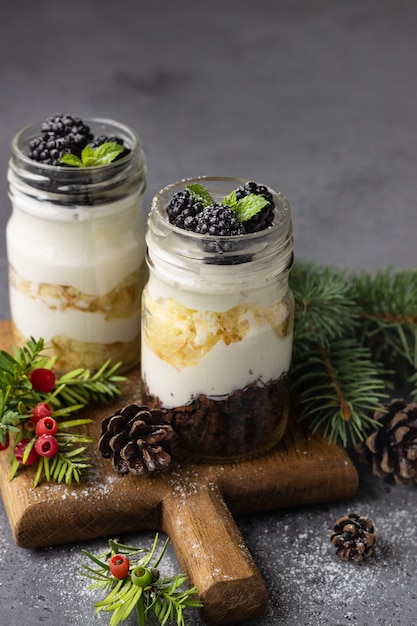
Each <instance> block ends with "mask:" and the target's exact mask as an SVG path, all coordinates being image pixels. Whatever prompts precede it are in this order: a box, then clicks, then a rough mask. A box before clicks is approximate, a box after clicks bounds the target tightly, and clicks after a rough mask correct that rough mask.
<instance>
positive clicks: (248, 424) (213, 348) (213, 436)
mask: <svg viewBox="0 0 417 626" xmlns="http://www.w3.org/2000/svg"><path fill="white" fill-rule="evenodd" d="M245 185H246V186H245ZM250 189H255V191H256V193H259V190H266V192H264V193H265V195H266V196H267V197H268V200H269V201H270V202H269V211H270V214H271V220H270V222H269V223H268V224H267V225H266V226H265V225H264V227H262V228H261V229H260V230H257V229H253V228H251V229H249V228H244V227H242V229H240V230H239V227H238V230H237V231H236V232H235V233H234V234H232V235H224V234H222V235H218V234H212V233H213V232H214V233H216V232H219V231H218V230H217V231H216V229H214V230H213V229H212V228H210V226H209V227H208V228H206V227H205V226H204V227H203V228H201V227H200V228H199V227H197V230H196V229H194V228H193V227H192V226H190V222H191V221H192V220H190V219H188V223H187V221H186V222H185V227H184V218H182V222H181V224H180V222H179V221H178V220H177V219H176V218H175V215H174V218H173V217H172V211H170V207H171V208H172V207H173V206H174V205H175V203H176V199H177V198H178V197H179V195H180V196H181V194H184V190H185V193H186V194H187V193H189V191H188V190H191V191H192V194H194V195H195V191H196V190H197V193H196V195H197V198H198V195H199V193H201V199H202V201H203V204H205V205H206V208H207V211H206V213H208V214H210V208H208V207H207V205H209V204H210V202H211V201H213V206H215V207H216V206H220V212H221V207H222V206H223V204H224V200H225V198H226V201H227V202H229V204H232V203H231V201H230V198H232V197H233V194H235V192H236V190H238V197H239V196H244V195H245V193H246V194H247V195H248V194H249V191H247V190H250ZM242 190H243V191H242ZM245 190H246V191H245ZM230 194H232V196H231V195H230ZM181 197H183V195H182V196H181ZM234 202H235V203H236V194H235V196H234ZM198 211H201V207H200V208H199V209H198ZM169 213H170V215H169ZM174 213H175V211H174ZM177 214H178V211H177ZM184 215H186V216H188V217H190V212H189V211H188V212H187V210H186V211H185V212H184ZM200 215H202V213H198V215H197V218H196V219H197V220H199V219H200V217H199V216H200ZM185 219H186V220H187V217H186V218H185ZM201 219H202V218H201ZM216 219H220V218H216ZM194 221H195V220H194ZM252 221H253V220H252ZM177 224H180V226H178V225H177ZM243 226H244V223H243ZM220 232H223V231H221V230H220ZM146 241H147V263H148V268H149V278H148V282H147V284H146V285H145V288H144V291H143V295H142V346H141V377H142V386H143V400H144V401H145V402H146V403H147V404H148V405H149V406H150V407H151V408H162V409H163V410H164V414H165V416H166V419H167V421H169V422H170V423H171V424H172V426H173V427H174V430H175V432H176V434H177V444H176V450H177V451H178V453H179V454H183V455H186V456H191V457H194V458H196V459H202V460H207V461H209V462H212V461H214V462H216V461H219V462H221V461H223V460H229V461H230V460H241V459H246V458H249V457H251V456H253V455H257V454H261V453H264V452H266V451H268V450H270V449H271V448H272V447H274V446H275V445H276V444H277V443H278V441H279V440H280V439H281V437H282V436H283V434H284V432H285V429H286V425H287V420H288V408H289V401H288V371H289V368H290V363H291V352H292V337H293V321H294V299H293V295H292V293H291V291H290V289H289V286H288V276H289V271H290V269H291V265H292V261H293V228H292V218H291V211H290V206H289V203H288V201H287V199H286V198H285V197H284V196H283V195H282V194H281V193H279V192H278V191H275V190H273V189H271V188H269V187H266V186H264V185H260V184H258V183H255V182H253V181H250V183H249V182H246V183H245V180H244V179H238V178H226V177H224V178H222V177H199V178H193V179H187V180H182V181H179V182H177V183H175V184H172V185H169V186H167V187H166V188H164V189H162V190H161V191H160V192H159V193H158V194H157V195H156V196H155V197H154V199H153V201H152V208H151V211H150V214H149V216H148V227H147V234H146Z"/></svg>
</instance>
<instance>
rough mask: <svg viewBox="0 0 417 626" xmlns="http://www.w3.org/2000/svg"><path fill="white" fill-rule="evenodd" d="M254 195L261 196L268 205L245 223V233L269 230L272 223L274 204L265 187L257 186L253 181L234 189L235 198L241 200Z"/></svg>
mask: <svg viewBox="0 0 417 626" xmlns="http://www.w3.org/2000/svg"><path fill="white" fill-rule="evenodd" d="M251 193H254V194H255V195H257V196H263V197H264V198H265V199H266V200H268V204H267V205H266V206H264V208H263V209H262V210H261V211H259V213H257V214H256V215H254V216H253V217H251V219H250V220H246V221H245V230H246V232H247V233H256V232H258V231H260V230H265V228H269V226H271V224H272V222H273V221H274V209H275V204H274V201H273V197H272V194H271V192H270V191H269V190H268V188H267V187H265V185H258V184H257V183H255V182H253V181H248V182H247V183H245V184H244V185H240V186H239V187H237V189H236V198H237V199H238V200H241V199H242V198H244V197H245V196H249V195H250V194H251Z"/></svg>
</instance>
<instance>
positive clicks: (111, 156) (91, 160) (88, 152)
mask: <svg viewBox="0 0 417 626" xmlns="http://www.w3.org/2000/svg"><path fill="white" fill-rule="evenodd" d="M124 149H125V147H124V146H122V145H120V144H118V143H115V142H113V141H106V142H104V143H103V144H101V146H98V148H93V147H92V146H90V145H88V146H85V148H83V150H82V152H81V158H79V157H78V156H76V155H75V154H71V153H70V152H67V153H66V154H64V155H63V156H62V157H61V163H62V164H63V165H71V166H73V167H97V166H100V165H109V163H112V161H114V160H115V159H116V158H117V157H118V156H119V154H121V153H122V152H123V150H124Z"/></svg>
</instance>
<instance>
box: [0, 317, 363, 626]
mask: <svg viewBox="0 0 417 626" xmlns="http://www.w3.org/2000/svg"><path fill="white" fill-rule="evenodd" d="M11 342H12V339H11V333H10V323H9V322H0V347H1V348H2V349H5V350H10V347H11ZM133 403H135V404H140V403H141V396H140V374H139V370H138V369H136V370H134V371H133V372H131V373H130V374H129V375H128V380H127V382H126V384H125V386H124V389H123V395H122V397H121V398H120V399H119V400H117V401H116V402H113V403H112V404H111V405H107V406H106V407H105V408H103V407H93V408H91V409H90V408H89V409H86V410H84V412H83V416H86V417H91V418H92V419H93V423H92V424H91V425H89V426H86V427H84V430H85V432H87V433H88V434H89V435H90V436H91V437H92V438H93V439H94V442H96V441H97V440H98V436H99V433H100V429H101V422H102V420H103V419H104V417H106V416H107V415H110V414H111V413H113V411H114V410H115V409H117V408H119V407H120V406H124V405H127V404H133ZM89 454H90V457H91V459H92V462H93V464H94V467H93V469H92V471H91V473H90V474H89V476H88V477H86V478H85V479H83V481H82V483H81V484H79V485H71V486H66V485H57V484H54V483H46V482H43V483H42V484H40V485H39V486H38V487H36V488H34V487H33V485H32V483H33V477H34V471H35V470H34V469H33V468H30V467H29V468H25V469H24V470H23V471H21V472H20V473H19V474H18V475H17V476H16V478H15V479H14V480H13V481H11V482H10V481H9V479H8V475H9V471H10V465H9V456H8V454H7V452H3V453H1V454H0V488H1V493H2V497H3V501H4V506H5V509H6V513H7V516H8V519H9V522H10V527H11V530H12V533H13V536H14V538H15V541H16V543H17V544H18V545H19V546H21V547H23V548H35V547H41V546H49V545H54V544H62V543H67V542H73V541H80V540H87V539H92V538H96V537H113V536H115V535H120V534H121V533H125V532H134V531H139V530H155V531H156V530H159V531H162V532H165V533H167V534H168V536H169V537H170V540H171V542H172V545H173V547H174V549H175V553H176V556H177V558H178V562H179V564H180V567H181V568H182V571H184V573H186V574H187V576H188V578H189V583H190V585H195V586H196V587H197V589H198V592H199V596H200V598H201V599H202V601H203V603H204V607H203V609H202V610H201V617H202V619H203V620H204V621H205V622H206V623H207V624H213V625H222V624H235V623H239V622H242V621H245V620H248V619H251V618H254V617H256V616H258V615H260V614H261V613H263V612H264V610H265V608H266V606H267V602H268V595H267V591H266V588H265V585H264V582H263V580H262V578H261V576H260V574H259V572H258V570H257V567H256V564H255V563H254V562H253V559H252V557H251V555H250V554H249V552H248V550H247V548H246V546H245V544H244V540H243V538H242V536H241V534H240V531H239V529H238V527H237V525H236V523H235V521H234V518H233V516H235V515H237V514H240V513H251V512H257V511H268V510H275V509H282V508H288V507H295V506H300V505H312V504H318V503H324V502H330V501H337V500H342V499H346V498H349V497H351V496H352V495H353V494H354V493H355V491H356V489H357V485H358V476H357V473H356V470H355V468H354V466H353V465H352V463H351V461H350V459H349V457H348V455H347V454H346V452H345V451H344V450H343V449H342V448H340V447H338V446H334V445H329V444H328V443H327V442H325V441H324V440H323V439H322V438H321V437H320V436H319V435H315V436H313V435H311V434H310V433H308V432H307V431H306V430H305V428H304V427H302V426H301V425H300V424H299V423H298V422H297V420H296V419H295V418H294V417H292V419H290V424H289V427H288V429H287V432H286V434H285V436H284V438H283V440H282V441H281V442H280V444H279V445H278V446H277V447H276V448H275V449H274V450H273V451H271V452H269V453H268V454H265V455H263V456H261V457H258V458H255V459H252V460H250V461H244V462H239V463H230V464H227V463H225V464H222V465H210V464H206V463H201V464H200V463H196V462H191V461H186V460H183V459H181V458H177V459H176V458H174V461H173V462H172V464H171V466H170V468H169V470H168V472H167V473H165V474H164V475H162V476H155V477H149V478H148V477H134V476H119V475H117V474H116V473H115V472H114V470H113V468H112V465H111V463H110V461H108V460H106V459H103V458H101V455H100V454H99V452H98V450H97V445H96V443H94V444H92V445H91V446H90V448H89Z"/></svg>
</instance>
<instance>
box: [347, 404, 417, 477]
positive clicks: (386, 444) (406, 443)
mask: <svg viewBox="0 0 417 626" xmlns="http://www.w3.org/2000/svg"><path fill="white" fill-rule="evenodd" d="M374 418H375V419H376V420H378V422H380V423H381V426H380V427H379V428H377V429H376V431H375V432H373V433H372V434H371V435H369V437H368V438H367V439H366V440H365V441H364V442H362V443H360V444H359V446H358V448H357V451H358V452H359V455H360V457H361V458H362V460H364V461H366V462H368V463H369V464H371V465H372V472H373V474H374V475H375V476H379V477H380V478H387V477H390V476H392V477H393V478H394V480H395V482H396V483H398V484H401V485H411V484H412V483H413V482H417V402H411V403H409V404H407V402H406V401H405V400H403V399H401V398H396V399H394V400H391V402H389V403H388V404H386V405H385V408H384V410H382V411H376V412H375V413H374Z"/></svg>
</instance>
